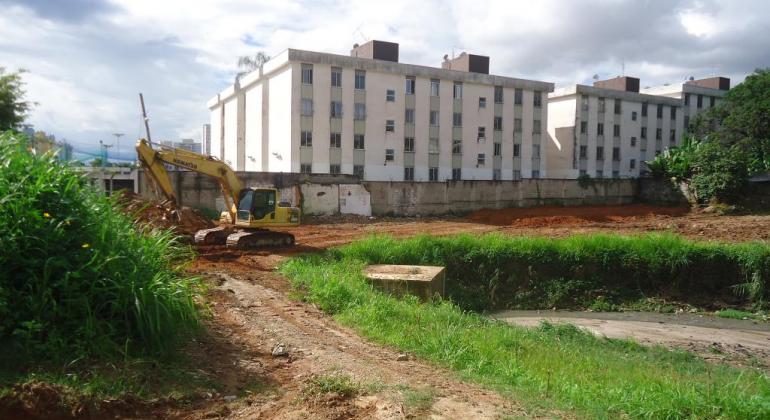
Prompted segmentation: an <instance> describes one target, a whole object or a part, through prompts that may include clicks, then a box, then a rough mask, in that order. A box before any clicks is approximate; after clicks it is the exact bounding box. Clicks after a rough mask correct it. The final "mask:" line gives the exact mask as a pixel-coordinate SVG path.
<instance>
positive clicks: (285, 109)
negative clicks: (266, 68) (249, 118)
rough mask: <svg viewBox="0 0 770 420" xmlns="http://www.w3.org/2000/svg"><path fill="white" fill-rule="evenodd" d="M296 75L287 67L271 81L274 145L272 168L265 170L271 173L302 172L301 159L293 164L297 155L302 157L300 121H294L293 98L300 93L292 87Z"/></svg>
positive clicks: (270, 159)
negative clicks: (300, 153)
mask: <svg viewBox="0 0 770 420" xmlns="http://www.w3.org/2000/svg"><path fill="white" fill-rule="evenodd" d="M293 74H294V72H293V71H292V67H286V68H285V69H284V70H281V71H279V72H277V73H276V74H275V75H274V76H273V77H271V78H270V79H269V81H268V83H269V84H270V89H269V95H270V96H269V100H268V102H269V107H268V113H269V116H268V119H269V126H268V132H269V139H270V142H269V146H268V167H267V168H265V169H266V170H267V171H271V172H299V160H298V158H297V160H296V163H293V162H292V160H293V159H294V158H295V156H294V154H295V153H296V154H299V152H298V150H299V138H298V137H299V121H293V120H298V119H297V118H292V115H293V114H292V98H294V97H298V96H299V93H298V92H295V91H294V89H293V87H292V75H293ZM297 101H299V99H297ZM295 125H296V128H295ZM293 132H294V133H296V135H295V136H292V133H293ZM295 144H296V146H295ZM295 151H297V152H295ZM294 166H296V168H295V167H294Z"/></svg>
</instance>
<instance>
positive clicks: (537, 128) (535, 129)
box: [532, 120, 542, 134]
mask: <svg viewBox="0 0 770 420" xmlns="http://www.w3.org/2000/svg"><path fill="white" fill-rule="evenodd" d="M541 129H542V127H541V126H540V120H533V121H532V133H533V134H540V130H541Z"/></svg>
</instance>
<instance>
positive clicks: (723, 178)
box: [690, 142, 749, 203]
mask: <svg viewBox="0 0 770 420" xmlns="http://www.w3.org/2000/svg"><path fill="white" fill-rule="evenodd" d="M692 165H693V175H692V178H691V180H690V186H691V187H692V189H693V190H694V191H695V195H696V196H697V197H698V200H699V201H700V202H702V203H708V202H710V201H712V200H716V201H719V202H734V201H735V200H736V199H738V198H739V197H740V195H741V193H742V192H743V191H745V189H746V186H747V184H748V180H749V172H748V157H747V156H746V153H744V151H743V149H742V148H741V146H739V145H733V146H725V145H722V144H719V143H717V142H706V143H703V145H702V146H701V147H700V148H698V150H697V153H695V154H694V155H693V162H692Z"/></svg>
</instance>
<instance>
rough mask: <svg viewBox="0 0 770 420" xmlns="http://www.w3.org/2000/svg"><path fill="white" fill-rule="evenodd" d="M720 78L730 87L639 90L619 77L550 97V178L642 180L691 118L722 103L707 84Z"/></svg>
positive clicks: (690, 85) (697, 84)
mask: <svg viewBox="0 0 770 420" xmlns="http://www.w3.org/2000/svg"><path fill="white" fill-rule="evenodd" d="M724 80H727V82H726V83H727V88H728V89H729V79H724V78H713V79H704V80H703V81H691V82H688V83H685V84H683V85H680V86H677V87H670V86H665V87H659V88H647V89H645V90H643V91H642V92H640V90H639V79H637V78H633V77H625V76H624V77H618V78H614V79H610V80H604V81H597V82H595V83H594V85H593V86H585V85H576V86H574V87H570V88H567V89H561V90H558V91H556V92H554V93H552V94H551V95H549V98H548V115H549V117H548V121H549V123H548V135H549V142H548V148H547V155H548V157H547V159H548V160H547V161H548V165H549V166H548V173H549V176H550V177H552V178H566V179H571V178H577V177H579V176H581V175H587V176H590V177H593V178H603V177H615V178H618V177H619V178H635V177H639V176H644V175H645V174H646V172H647V167H646V164H645V162H646V161H649V160H652V159H654V158H655V156H657V155H658V154H660V153H662V152H663V151H664V150H666V149H667V148H669V147H672V146H676V145H678V144H681V141H682V137H683V136H684V135H685V133H686V127H688V125H689V122H690V119H691V118H693V117H694V116H695V115H697V114H698V113H699V112H702V111H704V110H705V109H707V108H710V107H713V106H715V105H716V104H717V103H718V101H719V100H721V98H722V97H723V96H724V93H726V90H725V89H719V88H713V87H710V86H717V87H719V86H720V85H719V83H721V87H722V88H724V87H725V82H724ZM704 85H705V86H704ZM705 104H707V106H706V105H705Z"/></svg>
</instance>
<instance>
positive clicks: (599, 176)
mask: <svg viewBox="0 0 770 420" xmlns="http://www.w3.org/2000/svg"><path fill="white" fill-rule="evenodd" d="M596 177H597V178H604V171H602V170H601V169H597V170H596Z"/></svg>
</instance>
